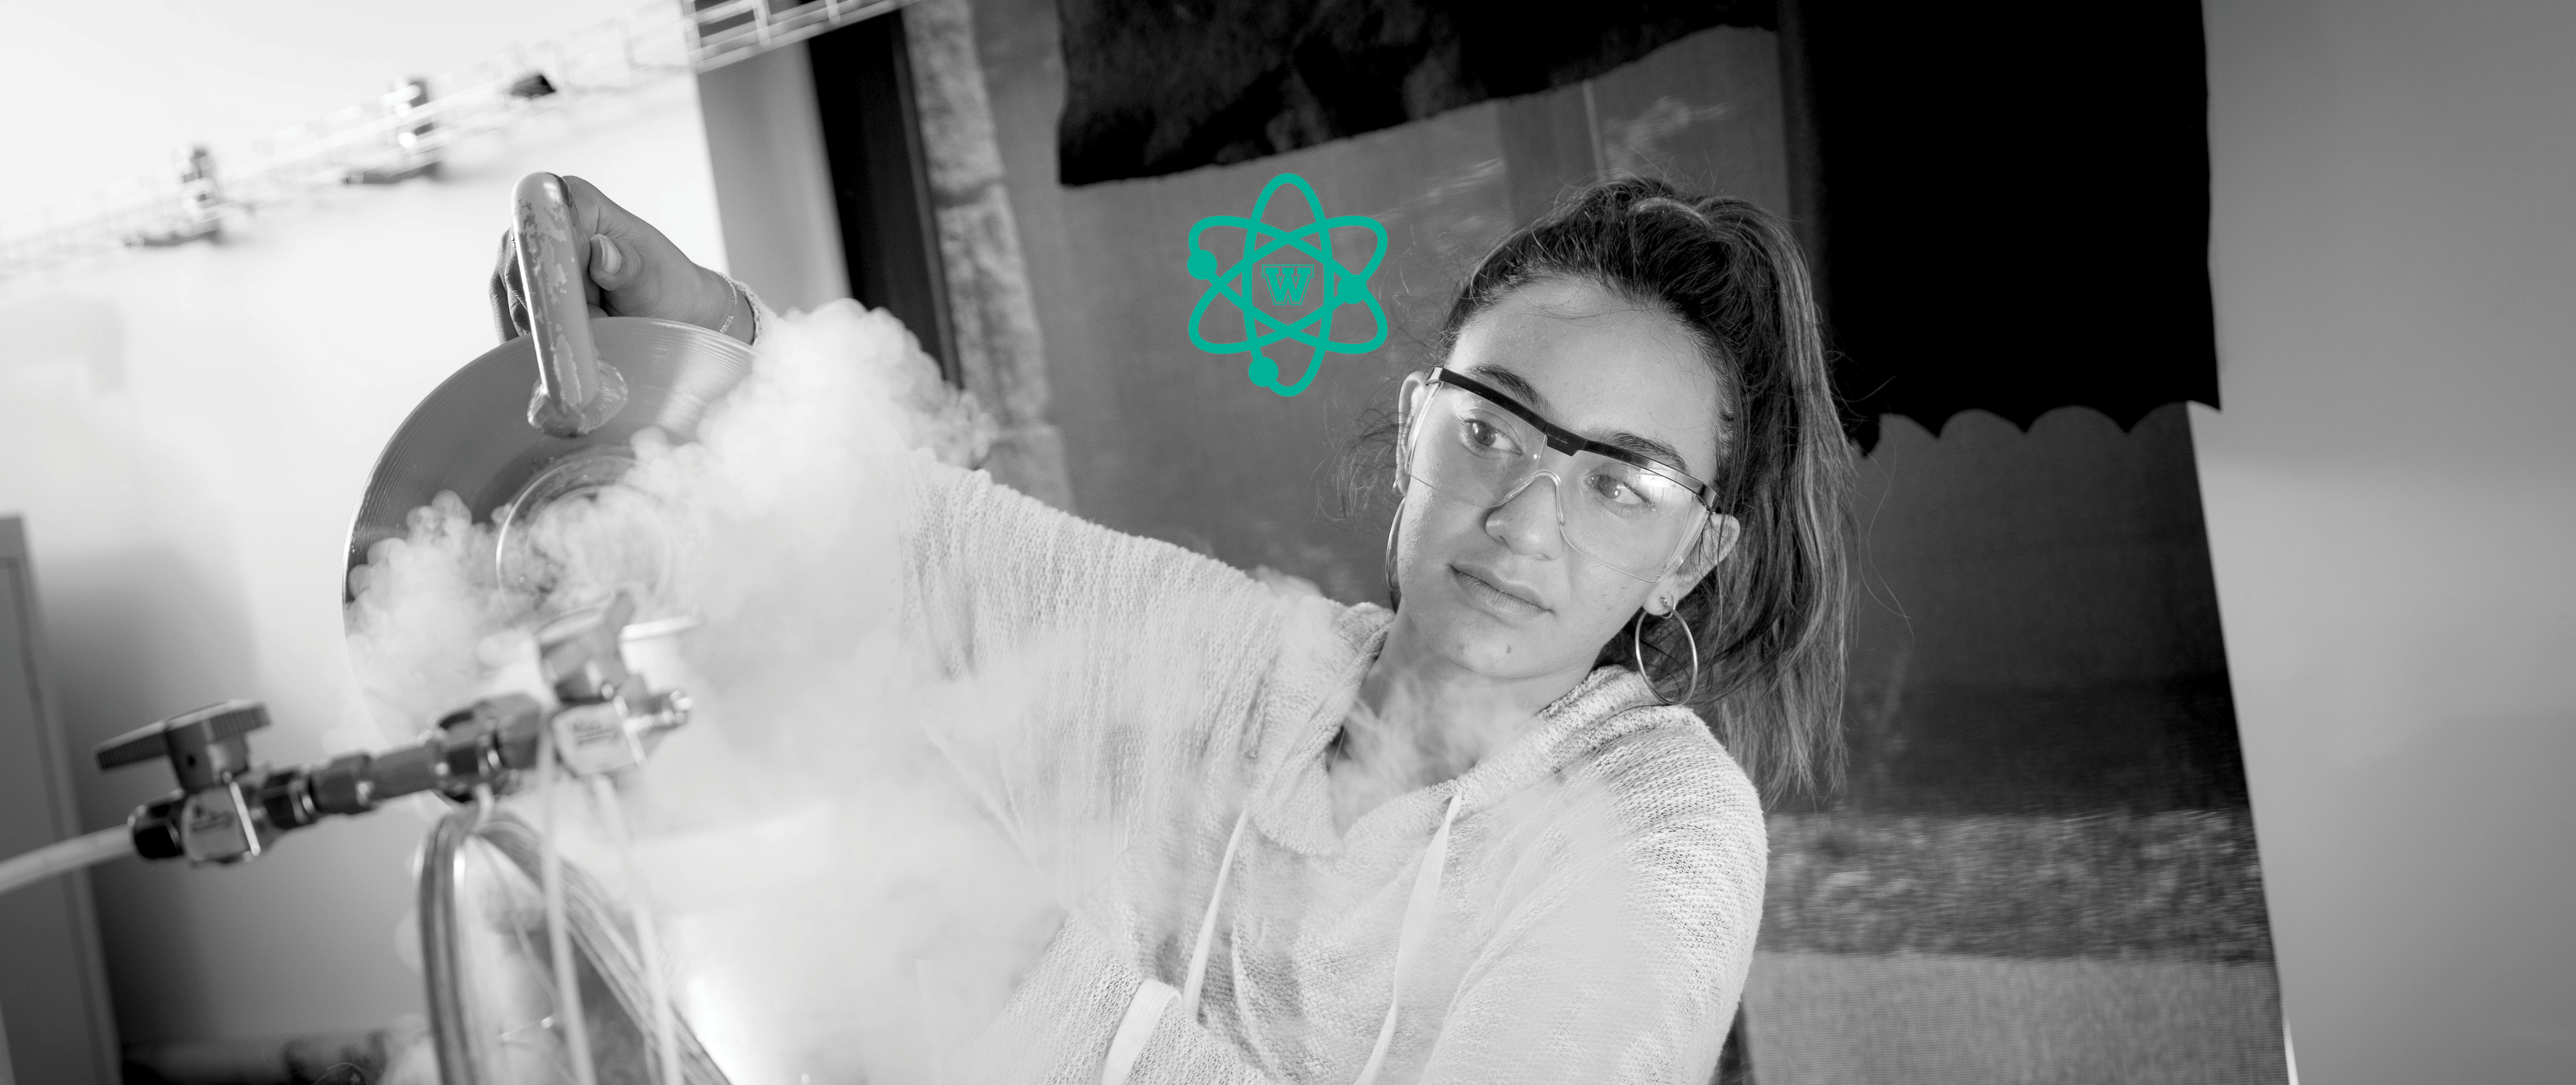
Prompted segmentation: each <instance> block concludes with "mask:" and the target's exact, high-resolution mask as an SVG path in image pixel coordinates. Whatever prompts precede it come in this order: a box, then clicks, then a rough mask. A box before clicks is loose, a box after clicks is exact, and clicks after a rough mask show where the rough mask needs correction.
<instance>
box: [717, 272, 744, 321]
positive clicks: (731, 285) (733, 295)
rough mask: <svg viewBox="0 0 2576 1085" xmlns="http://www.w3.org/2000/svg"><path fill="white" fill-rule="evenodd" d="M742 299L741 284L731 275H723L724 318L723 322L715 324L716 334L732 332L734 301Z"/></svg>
mask: <svg viewBox="0 0 2576 1085" xmlns="http://www.w3.org/2000/svg"><path fill="white" fill-rule="evenodd" d="M742 300H744V299H743V296H742V284H741V283H739V282H736V281H734V277H733V276H731V275H727V276H725V318H724V323H722V324H718V325H716V334H717V335H731V334H733V319H734V303H735V302H737V301H742Z"/></svg>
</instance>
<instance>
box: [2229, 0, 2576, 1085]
mask: <svg viewBox="0 0 2576 1085" xmlns="http://www.w3.org/2000/svg"><path fill="white" fill-rule="evenodd" d="M2204 10H2205V14H2206V18H2207V28H2208V41H2209V133H2210V136H2209V138H2210V161H2211V170H2212V173H2211V179H2210V189H2211V198H2212V209H2213V211H2212V221H2211V230H2210V235H2211V245H2210V265H2211V269H2212V279H2213V287H2214V290H2215V295H2216V303H2217V314H2218V352H2219V364H2220V386H2221V403H2222V404H2223V407H2224V409H2222V410H2217V411H2211V410H2208V409H2206V408H2194V411H2195V417H2194V418H2193V421H2192V432H2193V436H2194V439H2195V443H2196V446H2197V453H2198V461H2199V469H2200V478H2201V492H2202V495H2203V500H2204V502H2205V503H2206V510H2207V521H2208V525H2209V543H2210V552H2211V556H2212V559H2213V563H2214V566H2215V572H2216V579H2217V584H2218V594H2219V604H2220V611H2221V616H2222V619H2223V621H2224V626H2225V632H2226V640H2227V657H2228V664H2229V667H2228V669H2229V672H2230V673H2231V674H2232V676H2233V678H2234V685H2235V694H2236V706H2237V718H2238V720H2239V722H2240V726H2241V729H2242V735H2243V743H2244V751H2245V765H2246V773H2247V777H2248V780H2249V782H2250V784H2251V789H2252V794H2253V803H2254V813H2255V823H2256V826H2257V831H2258V834H2259V836H2260V838H2261V841H2262V858H2263V867H2264V874H2265V881H2266V885H2267V887H2268V889H2269V890H2270V893H2269V898H2270V906H2271V910H2272V931H2273V937H2274V938H2275V940H2276V942H2277V953H2278V960H2279V963H2280V974H2281V983H2282V1005H2283V1012H2284V1014H2285V1016H2286V1018H2287V1021H2288V1023H2289V1026H2290V1029H2291V1032H2292V1035H2293V1037H2294V1039H2295V1042H2296V1050H2297V1053H2298V1064H2299V1071H2300V1074H2301V1076H2302V1078H2303V1079H2305V1080H2308V1081H2315V1082H2337V1083H2345V1085H2379V1083H2389V1085H2395V1083H2402V1082H2422V1081H2477V1082H2499V1083H2501V1082H2556V1081H2567V1080H2570V1078H2571V1076H2576V1013H2571V1012H2570V1011H2571V1008H2576V924H2571V922H2570V919H2569V917H2570V914H2571V913H2570V902H2571V901H2576V789H2571V788H2569V787H2568V786H2567V782H2566V776H2567V773H2568V770H2569V767H2570V766H2571V765H2576V667H2571V666H2570V661H2571V660H2576V574H2571V572H2570V571H2569V561H2570V557H2571V555H2576V545H2571V543H2570V540H2571V539H2572V538H2576V470H2571V468H2576V462H2571V456H2570V453H2569V444H2568V443H2569V434H2570V428H2569V425H2568V422H2567V412H2568V407H2569V404H2571V403H2576V305H2571V304H2570V301H2571V299H2576V212H2571V209H2570V194H2571V193H2576V187H2571V180H2576V123H2572V122H2571V121H2570V120H2569V107H2570V105H2571V104H2576V67H2571V66H2570V65H2569V64H2568V63H2567V57H2568V56H2569V54H2570V52H2571V51H2576V7H2571V6H2569V5H2567V4H2565V3H2560V2H2556V0H2469V2H2464V3H2456V4H2442V5H2418V4H2404V3H2388V2H2359V0H2352V2H2340V3H2314V2H2305V0H2229V2H2225V3H2211V4H2208V5H2207V6H2206V7H2205V9H2204Z"/></svg>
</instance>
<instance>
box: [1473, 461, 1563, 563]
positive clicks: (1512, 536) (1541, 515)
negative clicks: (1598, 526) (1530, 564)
mask: <svg viewBox="0 0 2576 1085" xmlns="http://www.w3.org/2000/svg"><path fill="white" fill-rule="evenodd" d="M1541 482H1545V483H1546V485H1545V486H1541V485H1539V484H1540V483H1541ZM1556 487H1557V482H1556V476H1555V475H1554V474H1551V473H1549V472H1545V471H1541V472H1539V473H1538V474H1535V475H1532V476H1530V478H1529V481H1527V482H1523V483H1521V488H1520V489H1519V490H1517V491H1514V492H1513V493H1512V495H1511V496H1509V497H1506V498H1504V499H1503V503H1502V504H1500V505H1496V506H1494V511H1492V512H1489V513H1486V514H1485V532H1486V533H1487V534H1489V535H1492V536H1493V537H1494V538H1495V539H1496V540H1498V541H1500V542H1501V543H1502V544H1503V545H1505V546H1508V547H1510V548H1511V549H1512V552H1514V553H1518V554H1530V555H1534V556H1538V557H1547V558H1553V557H1555V556H1557V548H1558V547H1560V546H1562V545H1564V542H1565V536H1564V534H1563V532H1562V531H1561V530H1559V529H1560V525H1559V524H1558V523H1557V515H1556Z"/></svg>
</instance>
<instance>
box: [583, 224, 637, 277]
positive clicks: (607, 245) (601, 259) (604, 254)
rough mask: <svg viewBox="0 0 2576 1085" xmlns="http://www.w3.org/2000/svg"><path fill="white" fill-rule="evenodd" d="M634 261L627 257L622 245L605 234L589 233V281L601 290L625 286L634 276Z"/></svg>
mask: <svg viewBox="0 0 2576 1085" xmlns="http://www.w3.org/2000/svg"><path fill="white" fill-rule="evenodd" d="M635 265H636V261H635V260H633V259H631V258H629V257H628V256H627V254H626V250H625V247H624V246H621V245H619V244H618V243H617V239H616V238H613V237H610V236H608V235H607V234H592V235H590V281H592V282H594V283H597V284H599V288H600V289H602V290H616V289H619V288H621V287H624V286H627V285H629V284H628V280H629V279H631V278H633V277H634V272H635Z"/></svg>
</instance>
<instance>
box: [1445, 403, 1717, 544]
mask: <svg viewBox="0 0 2576 1085" xmlns="http://www.w3.org/2000/svg"><path fill="white" fill-rule="evenodd" d="M1424 379H1425V380H1426V381H1427V382H1428V387H1426V388H1425V389H1424V395H1423V398H1422V402H1421V404H1420V405H1419V406H1418V407H1417V408H1416V409H1415V411H1414V414H1413V417H1412V418H1411V419H1410V420H1408V422H1407V424H1406V427H1405V435H1404V446H1405V459H1406V464H1407V470H1408V471H1409V472H1410V473H1411V475H1412V477H1413V480H1414V481H1416V482H1419V483H1422V484H1423V485H1425V486H1429V487H1431V489H1432V490H1434V491H1436V492H1438V493H1439V494H1441V495H1442V496H1445V497H1450V498H1454V499H1456V500H1459V501H1464V502H1467V503H1468V504H1470V505H1474V506H1476V507H1478V508H1485V509H1491V508H1498V507H1500V506H1502V505H1503V504H1505V503H1507V502H1509V501H1510V500H1511V499H1512V498H1514V497H1517V496H1519V495H1520V492H1521V491H1522V490H1525V489H1528V488H1529V485H1530V483H1532V482H1535V481H1537V480H1539V479H1540V478H1545V479H1547V480H1548V481H1549V482H1551V483H1553V484H1555V489H1556V522H1557V528H1558V530H1559V531H1560V532H1561V533H1562V534H1563V535H1564V537H1565V543H1566V545H1567V546H1569V547H1572V548H1573V549H1574V550H1576V551H1578V552H1580V553H1582V554H1583V555H1584V556H1586V557H1589V558H1591V559H1592V560H1594V561H1598V562H1600V563H1601V564H1603V565H1607V566H1609V567H1610V568H1612V569H1615V570H1617V571H1619V572H1621V573H1624V574H1626V575H1628V576H1632V577H1635V578H1637V579H1639V580H1647V581H1651V580H1655V579H1657V578H1659V577H1661V576H1663V575H1664V574H1665V573H1668V572H1670V571H1672V569H1673V567H1674V566H1676V565H1678V564H1680V563H1681V560H1682V556H1683V552H1684V550H1685V549H1686V548H1687V547H1688V546H1689V545H1690V543H1691V541H1692V540H1693V539H1696V538H1697V537H1698V536H1699V531H1700V529H1701V528H1702V527H1705V526H1707V524H1708V521H1709V517H1710V516H1711V515H1712V514H1713V513H1714V512H1715V511H1716V509H1715V506H1714V504H1713V502H1714V500H1715V490H1714V489H1713V488H1712V487H1710V486H1709V484H1707V483H1705V482H1701V481H1700V480H1698V479H1695V478H1692V477H1690V476H1689V475H1687V474H1684V473H1683V472H1682V471H1680V470H1679V469H1677V468H1675V467H1673V466H1672V465H1670V464H1666V463H1662V462H1659V461H1657V460H1655V459H1653V458H1651V457H1649V456H1646V455H1644V454H1642V453H1638V452H1635V451H1632V450H1630V449H1626V448H1621V447H1619V446H1617V445H1612V444H1606V443H1604V442H1601V441H1595V440H1592V439H1591V438H1588V437H1585V436H1583V435H1581V434H1578V433H1574V432H1572V431H1570V430H1567V429H1566V428H1565V427H1563V426H1559V425H1557V424H1556V423H1553V422H1550V421H1548V420H1547V419H1544V418H1541V417H1539V415H1538V412H1536V411H1533V410H1531V409H1529V408H1528V407H1526V406H1523V405H1522V404H1521V403H1520V402H1519V401H1518V400H1515V399H1513V398H1511V397H1510V396H1508V395H1505V394H1503V393H1501V392H1498V391H1495V390H1494V389H1492V388H1489V387H1487V386H1486V385H1484V384H1483V383H1481V382H1478V381H1477V380H1475V379H1474V378H1471V377H1468V376H1466V375H1464V374H1462V373H1459V372H1456V371H1455V370H1449V369H1432V370H1429V371H1428V372H1427V373H1425V374H1424Z"/></svg>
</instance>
